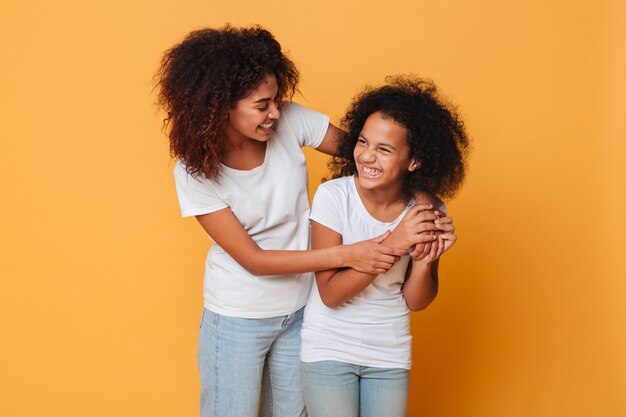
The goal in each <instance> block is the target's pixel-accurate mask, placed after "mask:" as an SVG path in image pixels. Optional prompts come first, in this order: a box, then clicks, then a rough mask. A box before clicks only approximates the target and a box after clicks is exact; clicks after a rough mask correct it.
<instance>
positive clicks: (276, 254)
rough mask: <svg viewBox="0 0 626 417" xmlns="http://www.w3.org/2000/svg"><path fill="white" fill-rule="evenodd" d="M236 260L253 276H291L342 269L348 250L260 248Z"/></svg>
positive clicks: (329, 248) (335, 248)
mask: <svg viewBox="0 0 626 417" xmlns="http://www.w3.org/2000/svg"><path fill="white" fill-rule="evenodd" d="M239 258H240V259H235V260H236V261H237V262H238V263H239V264H240V265H241V266H243V267H244V268H245V269H246V270H247V271H248V272H250V273H251V274H253V275H257V276H263V275H289V274H300V273H304V272H311V271H324V270H328V269H336V268H341V267H343V266H344V265H345V262H346V261H345V258H346V248H344V247H342V246H333V247H328V248H323V249H313V250H264V249H261V248H258V247H257V249H256V250H255V251H254V252H253V253H252V254H251V255H250V256H241V257H239Z"/></svg>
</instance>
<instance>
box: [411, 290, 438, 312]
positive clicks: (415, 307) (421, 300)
mask: <svg viewBox="0 0 626 417" xmlns="http://www.w3.org/2000/svg"><path fill="white" fill-rule="evenodd" d="M435 297H437V292H434V293H433V294H431V295H430V296H429V297H416V298H411V299H406V298H405V299H404V301H406V305H407V307H408V308H409V310H411V311H422V310H426V308H427V307H428V306H429V305H431V304H432V302H433V301H434V300H435Z"/></svg>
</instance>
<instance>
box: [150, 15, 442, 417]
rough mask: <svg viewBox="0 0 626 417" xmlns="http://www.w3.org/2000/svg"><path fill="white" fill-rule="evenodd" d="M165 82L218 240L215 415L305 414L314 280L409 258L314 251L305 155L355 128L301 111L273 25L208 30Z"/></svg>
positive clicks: (184, 160)
mask: <svg viewBox="0 0 626 417" xmlns="http://www.w3.org/2000/svg"><path fill="white" fill-rule="evenodd" d="M156 78H157V81H158V84H157V85H158V88H159V104H160V105H161V106H162V107H163V108H164V109H165V111H166V112H167V117H166V119H165V123H166V129H167V133H168V136H169V139H170V151H171V154H172V156H173V157H175V158H176V159H177V163H176V166H175V168H174V176H175V181H176V190H177V194H178V199H179V203H180V207H181V211H182V215H183V216H195V217H196V218H197V220H198V221H199V223H200V225H201V226H202V227H203V228H204V230H205V231H206V232H207V233H208V234H209V235H210V238H211V239H212V240H213V242H214V243H213V245H212V247H211V249H210V250H209V253H208V255H207V258H206V272H205V276H204V307H205V308H204V311H203V316H202V324H201V328H200V338H199V348H198V363H199V368H200V376H201V383H202V391H201V401H200V403H201V414H202V415H203V416H219V417H225V416H236V417H242V416H243V417H245V416H256V415H257V414H258V412H259V407H260V408H261V410H262V415H272V416H276V417H281V416H285V417H286V416H301V415H304V413H305V411H304V402H303V395H302V391H301V384H300V366H299V349H300V328H301V324H302V314H303V307H304V305H305V303H306V300H307V299H308V296H309V291H310V287H311V283H312V280H313V275H312V273H311V271H322V270H328V269H335V268H346V267H349V268H352V269H354V270H357V271H361V272H362V273H367V274H378V273H383V272H385V271H387V270H388V269H389V268H391V267H392V265H393V264H394V262H396V261H397V259H398V256H400V255H402V254H403V253H404V251H400V250H398V249H393V248H391V247H389V246H388V245H383V244H381V243H380V242H382V240H383V239H384V238H385V237H386V235H382V236H380V237H378V238H377V239H374V240H370V241H367V240H366V241H362V242H355V243H354V244H351V245H336V246H334V247H326V248H323V249H316V250H308V249H309V248H308V244H309V222H308V215H309V202H308V198H307V170H306V164H305V157H304V154H303V153H302V150H301V147H302V146H310V147H313V148H316V149H317V150H318V151H320V152H323V153H326V154H329V155H335V154H337V145H338V143H339V138H340V136H341V135H340V133H341V132H340V130H339V129H337V128H336V127H334V126H333V125H331V124H330V123H329V118H328V117H327V116H325V115H322V114H320V113H317V112H314V111H312V110H309V109H307V108H305V107H303V106H300V105H298V104H296V103H291V98H292V97H293V94H294V92H295V91H296V87H297V83H298V71H297V70H296V68H295V66H294V64H293V62H291V61H290V60H289V59H288V58H287V57H286V56H285V54H284V53H283V52H282V50H281V47H280V44H279V43H278V42H277V41H276V40H275V39H274V38H273V36H272V35H271V33H269V32H268V31H267V30H264V29H263V28H261V27H258V26H255V27H250V28H236V27H232V26H226V27H223V28H219V29H211V28H209V29H203V30H198V31H194V32H192V33H190V34H189V35H188V36H187V37H186V38H185V39H184V40H183V41H182V42H180V43H179V44H177V45H175V46H174V47H172V48H171V49H169V50H168V51H166V52H165V54H164V57H163V59H162V62H161V66H160V69H159V71H158V72H157V75H156ZM270 139H271V140H270ZM445 227H448V228H450V227H451V225H450V224H449V223H448V224H447V225H446V226H444V228H445ZM431 229H432V230H433V231H435V230H436V229H437V227H436V226H435V225H434V223H433V225H432V228H431ZM417 240H419V241H420V242H425V243H426V244H430V242H434V241H435V240H436V237H435V236H432V235H429V234H423V235H420V236H419V239H417ZM423 252H426V251H425V250H423ZM261 398H262V399H261Z"/></svg>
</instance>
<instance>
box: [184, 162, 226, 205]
mask: <svg viewBox="0 0 626 417" xmlns="http://www.w3.org/2000/svg"><path fill="white" fill-rule="evenodd" d="M174 180H175V181H176V194H177V195H178V204H179V205H180V211H181V214H182V216H183V217H189V216H198V215H201V214H208V213H213V212H215V211H218V210H221V209H223V208H226V207H228V204H226V203H225V202H224V201H223V200H222V199H221V198H220V197H219V195H218V194H217V192H216V191H215V188H214V187H213V184H212V183H211V181H209V180H205V179H202V178H199V179H197V178H194V177H192V176H191V175H189V174H188V173H187V171H186V170H185V167H184V166H183V164H181V163H180V162H178V163H177V164H176V167H174Z"/></svg>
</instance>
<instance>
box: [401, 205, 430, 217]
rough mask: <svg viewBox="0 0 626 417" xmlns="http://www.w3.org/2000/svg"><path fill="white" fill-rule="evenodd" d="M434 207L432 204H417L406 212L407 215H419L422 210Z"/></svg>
mask: <svg viewBox="0 0 626 417" xmlns="http://www.w3.org/2000/svg"><path fill="white" fill-rule="evenodd" d="M432 209H433V205H432V204H416V205H414V206H413V207H411V208H410V209H409V211H407V212H406V216H417V215H418V214H420V213H421V212H424V211H429V210H432Z"/></svg>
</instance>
